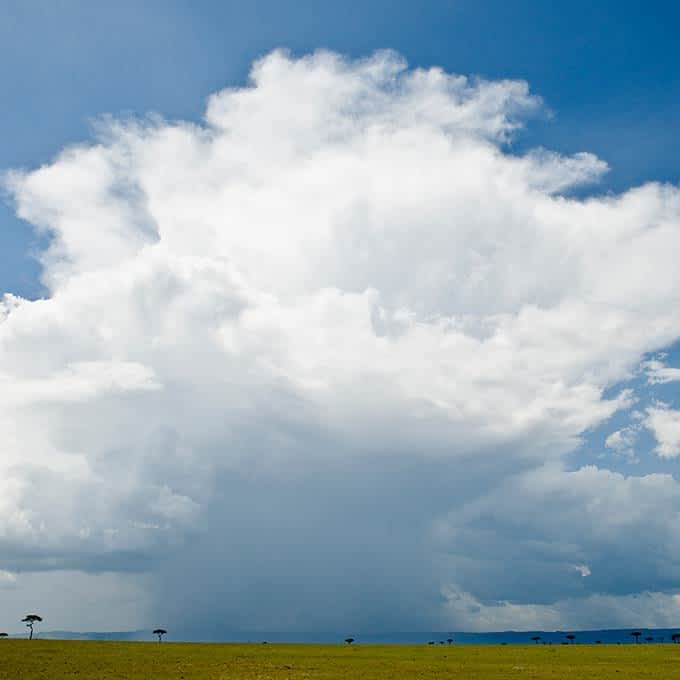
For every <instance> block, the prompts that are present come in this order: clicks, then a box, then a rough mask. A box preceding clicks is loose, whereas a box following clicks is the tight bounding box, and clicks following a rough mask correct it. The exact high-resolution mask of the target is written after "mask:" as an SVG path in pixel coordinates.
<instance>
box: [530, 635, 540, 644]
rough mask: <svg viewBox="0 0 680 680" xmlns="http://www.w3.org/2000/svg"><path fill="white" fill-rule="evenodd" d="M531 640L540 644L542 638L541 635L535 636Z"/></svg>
mask: <svg viewBox="0 0 680 680" xmlns="http://www.w3.org/2000/svg"><path fill="white" fill-rule="evenodd" d="M531 639H532V640H533V641H534V642H535V643H536V644H538V641H539V640H540V639H541V636H540V635H534V636H533V637H532V638H531Z"/></svg>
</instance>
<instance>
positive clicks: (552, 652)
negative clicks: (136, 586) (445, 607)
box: [0, 640, 680, 680]
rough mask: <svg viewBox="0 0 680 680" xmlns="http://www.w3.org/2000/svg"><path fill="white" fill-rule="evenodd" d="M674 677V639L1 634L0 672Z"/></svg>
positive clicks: (677, 673) (679, 659)
mask: <svg viewBox="0 0 680 680" xmlns="http://www.w3.org/2000/svg"><path fill="white" fill-rule="evenodd" d="M23 678H26V679H29V678H30V679H31V680H36V679H45V680H47V679H49V680H52V679H54V680H64V679H67V678H79V680H90V679H91V678H92V679H102V680H104V679H106V680H113V679H117V678H126V679H131V680H137V679H139V680H161V679H162V680H173V679H175V678H177V679H182V680H199V679H200V680H204V679H210V680H213V679H219V680H222V679H227V678H229V679H232V680H255V679H257V680H279V679H281V680H283V679H286V680H290V679H293V678H300V679H302V678H309V679H317V678H318V679H319V680H326V679H331V678H362V679H363V678H365V679H366V680H384V679H386V678H398V679H399V680H401V679H408V678H422V679H425V678H474V679H475V680H496V679H499V680H500V679H501V678H502V679H503V680H506V679H507V678H534V679H542V678H550V679H551V680H560V679H562V678H574V679H575V680H576V679H577V680H583V679H590V678H593V679H598V680H599V679H600V678H616V680H624V679H627V678H636V679H638V678H656V679H659V680H664V679H666V678H680V645H671V644H665V645H620V646H619V645H612V646H608V645H607V646H588V645H569V646H562V645H557V646H542V645H538V646H537V645H532V646H494V645H484V646H482V645H479V646H473V645H465V646H462V645H461V646H455V645H454V646H451V647H448V646H444V647H441V646H435V647H431V646H427V645H424V646H418V647H416V646H400V645H390V646H388V645H384V646H378V645H370V646H369V645H367V646H362V645H356V646H352V647H348V646H344V647H343V646H340V645H338V646H334V645H297V644H291V645H284V644H268V645H262V644H252V645H244V644H197V643H168V642H164V643H162V644H158V643H153V642H148V643H145V642H81V641H78V642H70V641H68V642H67V641H61V640H60V641H57V640H33V641H32V642H29V641H28V640H4V641H0V679H1V680H22V679H23Z"/></svg>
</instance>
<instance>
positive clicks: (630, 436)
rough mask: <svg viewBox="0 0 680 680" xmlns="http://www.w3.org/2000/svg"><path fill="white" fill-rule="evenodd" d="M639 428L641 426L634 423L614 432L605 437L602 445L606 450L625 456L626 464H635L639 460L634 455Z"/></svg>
mask: <svg viewBox="0 0 680 680" xmlns="http://www.w3.org/2000/svg"><path fill="white" fill-rule="evenodd" d="M634 417H635V416H634ZM641 427H642V425H641V424H639V423H635V424H633V425H629V426H628V427H623V428H621V429H620V430H615V431H614V432H612V433H611V434H610V435H609V436H608V437H607V439H606V440H605V442H604V445H605V446H606V447H607V448H608V449H611V450H612V451H615V452H616V453H618V454H620V455H623V456H625V457H626V458H627V460H628V462H631V463H637V462H639V458H638V457H637V456H636V454H635V443H636V442H637V439H638V436H639V434H640V429H641Z"/></svg>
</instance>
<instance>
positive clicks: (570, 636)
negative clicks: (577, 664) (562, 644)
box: [564, 633, 576, 645]
mask: <svg viewBox="0 0 680 680" xmlns="http://www.w3.org/2000/svg"><path fill="white" fill-rule="evenodd" d="M564 637H565V638H567V640H569V642H570V643H571V644H572V645H573V644H574V640H575V639H576V636H575V635H574V634H573V633H569V635H565V636H564Z"/></svg>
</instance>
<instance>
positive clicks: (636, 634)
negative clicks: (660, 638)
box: [631, 630, 642, 644]
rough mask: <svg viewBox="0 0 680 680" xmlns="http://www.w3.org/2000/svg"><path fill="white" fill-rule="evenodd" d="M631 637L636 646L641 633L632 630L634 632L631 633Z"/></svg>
mask: <svg viewBox="0 0 680 680" xmlns="http://www.w3.org/2000/svg"><path fill="white" fill-rule="evenodd" d="M631 635H632V636H633V637H634V638H635V644H637V643H638V639H639V638H640V635H642V633H641V632H640V631H639V630H634V631H633V632H632V633H631Z"/></svg>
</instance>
